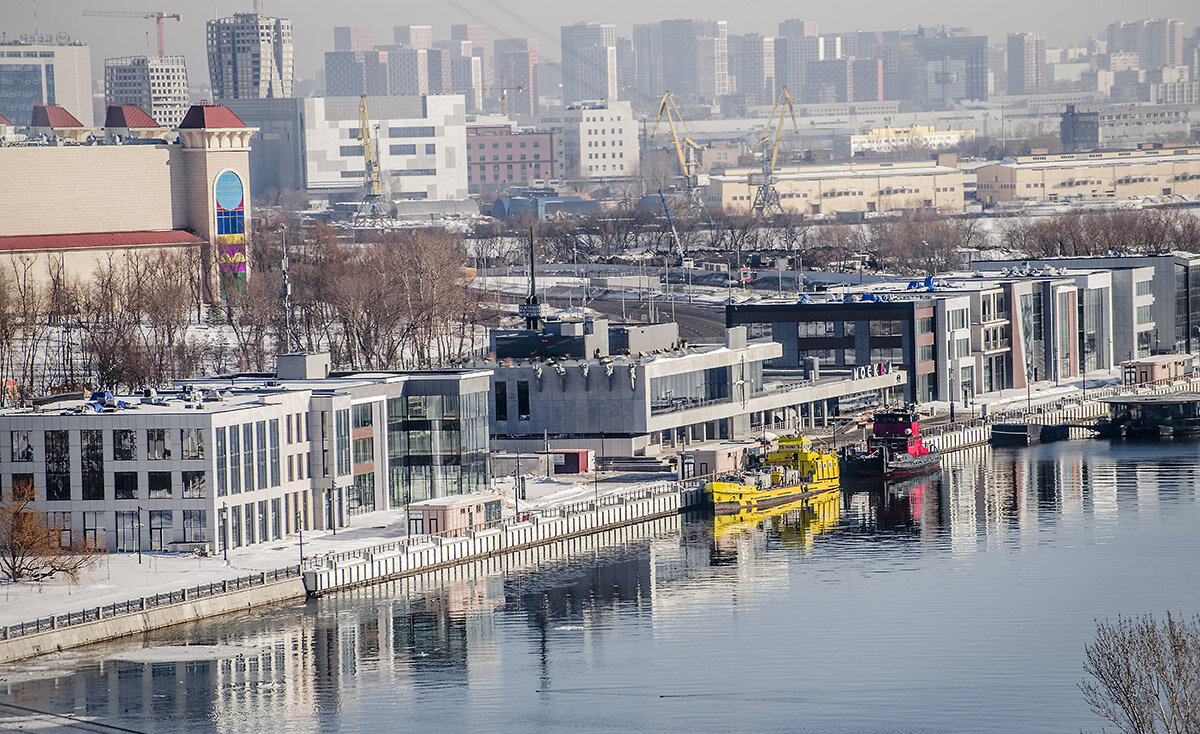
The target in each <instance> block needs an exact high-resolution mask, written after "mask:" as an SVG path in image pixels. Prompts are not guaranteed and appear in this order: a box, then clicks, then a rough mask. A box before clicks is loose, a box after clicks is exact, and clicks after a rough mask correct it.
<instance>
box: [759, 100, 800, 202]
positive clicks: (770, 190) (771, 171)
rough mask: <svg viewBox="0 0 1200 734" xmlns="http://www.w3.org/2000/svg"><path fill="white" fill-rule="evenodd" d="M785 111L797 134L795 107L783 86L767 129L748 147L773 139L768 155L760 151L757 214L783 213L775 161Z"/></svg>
mask: <svg viewBox="0 0 1200 734" xmlns="http://www.w3.org/2000/svg"><path fill="white" fill-rule="evenodd" d="M785 111H786V112H787V113H788V114H789V115H791V118H792V129H793V130H795V131H796V135H799V134H800V126H799V125H797V124H796V108H795V107H793V106H792V95H791V94H789V93H788V89H787V87H783V88H782V89H780V90H779V96H778V97H777V98H776V99H775V106H774V107H773V108H771V116H770V117H769V118H767V131H766V132H765V133H763V136H762V139H760V140H759V141H758V142H757V143H755V144H754V145H752V146H750V149H751V150H754V149H755V148H757V147H759V146H761V145H764V144H765V143H768V142H770V141H771V139H772V138H774V141H775V142H774V143H773V144H772V145H771V154H770V155H769V156H768V155H767V150H766V148H765V147H764V148H763V151H762V158H763V166H762V174H761V175H762V180H761V181H759V182H758V183H757V185H758V191H757V192H755V194H754V213H755V214H756V215H759V216H770V215H772V214H782V213H783V205H782V204H780V203H779V191H778V190H777V189H776V188H775V162H776V160H777V159H778V158H779V143H780V141H781V140H783V129H784V126H785V123H786V122H787V120H786V119H785V118H784V116H783V113H784V112H785ZM776 115H778V119H776ZM750 185H751V186H754V185H755V177H754V176H751V177H750Z"/></svg>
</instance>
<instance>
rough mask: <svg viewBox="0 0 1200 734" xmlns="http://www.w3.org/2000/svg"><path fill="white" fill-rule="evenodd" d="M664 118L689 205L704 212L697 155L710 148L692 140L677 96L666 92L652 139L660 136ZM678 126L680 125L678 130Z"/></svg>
mask: <svg viewBox="0 0 1200 734" xmlns="http://www.w3.org/2000/svg"><path fill="white" fill-rule="evenodd" d="M663 117H666V118H667V126H668V127H669V128H670V129H671V142H673V143H674V144H675V155H676V157H678V159H679V172H680V174H681V175H682V176H683V182H684V187H685V190H686V191H687V198H688V203H689V204H691V205H692V206H693V207H695V208H697V209H700V210H703V209H704V199H703V198H702V196H701V193H700V185H699V183H700V182H699V176H698V175H697V170H698V169H699V167H700V164H699V162H698V161H697V160H696V153H697V151H701V150H707V149H708V148H707V147H706V146H703V145H700V144H699V143H697V142H696V141H695V140H692V133H691V131H689V130H688V127H687V123H686V122H684V121H683V115H682V114H680V112H679V105H677V104H675V95H673V94H671V93H670V92H665V93H664V94H663V96H662V100H661V101H660V102H659V103H658V118H657V119H656V120H655V121H654V130H653V132H651V133H650V137H651V138H653V137H656V136H657V135H658V126H659V125H660V124H661V123H662V121H663ZM676 124H678V128H677V127H676ZM680 129H682V131H683V137H682V138H681V137H679V131H680Z"/></svg>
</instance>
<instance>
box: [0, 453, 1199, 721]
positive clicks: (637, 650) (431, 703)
mask: <svg viewBox="0 0 1200 734" xmlns="http://www.w3.org/2000/svg"><path fill="white" fill-rule="evenodd" d="M1198 459H1200V446H1198V445H1197V444H1193V443H1162V444H1120V443H1118V444H1108V443H1103V442H1099V441H1087V442H1084V441H1074V442H1069V443H1063V444H1055V445H1050V446H1040V447H1035V448H1032V449H1027V450H997V451H995V452H992V451H989V450H980V451H976V452H971V453H967V454H959V455H955V456H953V457H950V459H949V460H948V461H947V466H946V467H945V468H944V469H943V471H942V472H941V474H940V476H937V475H935V476H933V477H932V478H930V479H928V480H927V481H923V482H916V483H909V484H906V485H902V486H899V487H894V488H891V489H889V490H887V491H882V492H881V491H874V492H871V491H854V490H851V489H846V490H844V491H842V492H841V493H840V494H837V493H835V494H834V495H833V496H831V497H830V498H828V499H826V500H824V501H821V502H817V503H815V504H813V505H811V506H809V507H807V508H803V509H793V510H791V511H789V512H785V513H783V514H781V515H778V516H775V517H771V518H767V519H765V520H761V521H760V522H755V520H753V519H752V520H750V521H749V522H747V523H743V524H741V525H736V524H727V523H719V522H718V523H715V522H714V520H713V519H712V518H703V517H698V518H672V519H669V520H665V521H661V522H659V523H656V524H654V525H653V526H649V527H647V526H642V527H639V528H635V529H630V530H627V531H623V532H620V533H615V534H611V535H610V536H608V537H606V538H604V539H603V541H602V542H600V543H597V542H594V541H593V540H582V541H579V542H576V543H573V544H572V547H571V548H562V547H557V548H554V549H548V550H542V551H537V552H534V553H529V554H526V555H523V556H521V557H519V558H515V559H513V558H510V559H508V560H506V561H504V562H503V563H498V564H496V565H493V566H491V567H490V569H481V568H477V569H475V571H476V572H478V573H479V574H480V575H479V576H478V577H477V578H473V579H471V578H455V577H452V576H448V575H441V576H437V577H425V578H420V579H414V580H410V581H407V582H405V583H403V584H393V585H387V586H380V587H374V588H371V589H365V590H360V591H357V592H354V593H347V594H341V595H336V596H332V597H328V598H325V599H322V600H319V601H315V602H308V603H294V604H289V605H283V606H278V607H273V608H270V609H266V610H257V611H254V612H249V613H245V614H240V615H231V616H226V617H222V618H220V619H217V620H210V621H206V622H199V623H195V624H192V625H188V626H186V627H180V628H175V629H171V630H165V631H163V632H160V633H156V634H153V635H150V636H149V637H147V638H146V639H144V640H143V639H138V640H130V641H122V642H119V643H112V644H105V645H97V646H92V647H89V648H84V649H83V650H80V651H77V652H73V653H69V654H64V655H61V656H57V657H56V658H43V659H39V660H37V661H32V662H29V663H25V664H21V665H14V666H7V667H4V668H0V676H2V677H4V679H5V681H6V683H5V684H4V685H3V686H2V687H0V701H4V702H10V703H17V704H20V705H23V706H28V707H33V708H38V709H43V710H49V711H54V712H58V713H63V714H70V715H75V716H80V717H94V718H95V719H98V720H101V721H104V722H106V723H111V724H117V725H120V726H124V727H128V728H132V729H135V730H141V731H163V732H167V731H171V732H174V731H179V732H237V731H245V732H255V733H256V734H258V733H263V732H303V731H344V732H370V731H408V730H418V729H435V730H465V729H476V730H484V731H490V730H502V731H515V730H526V729H540V730H551V731H567V730H571V731H576V730H600V731H632V730H651V729H652V730H666V731H689V730H717V729H719V730H733V731H737V730H746V729H751V728H753V729H758V730H767V731H783V730H786V731H802V732H859V731H875V732H977V731H996V732H1066V731H1072V732H1074V731H1079V730H1081V729H1085V730H1086V729H1094V730H1099V728H1100V725H1101V722H1100V721H1099V720H1098V719H1095V718H1093V716H1092V715H1091V713H1090V712H1089V711H1088V709H1087V707H1086V705H1085V704H1084V703H1083V700H1082V697H1081V695H1080V694H1079V691H1078V689H1077V688H1076V684H1077V683H1078V681H1079V680H1080V679H1081V676H1082V667H1081V666H1082V651H1083V645H1084V643H1085V642H1087V641H1089V640H1090V639H1091V636H1092V634H1093V631H1094V620H1095V619H1096V618H1103V617H1111V616H1114V615H1116V614H1117V613H1125V614H1137V613H1141V612H1147V611H1153V612H1162V611H1165V610H1167V609H1171V610H1177V611H1183V612H1188V613H1191V612H1195V611H1197V610H1200V563H1198V562H1197V559H1198V558H1200V530H1198V526H1200V522H1198V521H1200V511H1198V509H1197V503H1196V485H1197V483H1198V482H1197V474H1198V471H1197V460H1198ZM484 571H487V572H486V573H485V572H484ZM201 643H204V644H215V643H219V644H227V645H242V646H248V647H253V648H256V649H255V650H252V651H250V652H249V653H247V654H245V655H243V656H240V657H236V658H233V659H226V660H222V661H183V660H180V661H178V662H169V661H168V662H121V661H116V660H113V659H110V658H111V656H113V655H117V654H121V653H128V652H129V651H131V650H133V649H136V648H141V647H143V646H156V645H170V644H201ZM6 723H7V722H6V720H4V719H2V718H0V726H3V725H5V724H6Z"/></svg>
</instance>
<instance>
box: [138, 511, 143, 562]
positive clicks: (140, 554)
mask: <svg viewBox="0 0 1200 734" xmlns="http://www.w3.org/2000/svg"><path fill="white" fill-rule="evenodd" d="M137 557H138V565H141V563H142V506H141V505H138V506H137Z"/></svg>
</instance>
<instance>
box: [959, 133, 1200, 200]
mask: <svg viewBox="0 0 1200 734" xmlns="http://www.w3.org/2000/svg"><path fill="white" fill-rule="evenodd" d="M977 177H978V181H979V183H978V195H979V200H980V201H982V202H983V203H984V204H985V205H987V206H992V205H995V204H1012V203H1032V202H1042V201H1068V200H1075V199H1126V198H1138V197H1147V196H1172V195H1183V196H1196V195H1200V148H1187V147H1178V148H1149V149H1142V150H1109V151H1094V152H1083V153H1062V154H1058V155H1026V156H1017V157H1015V158H1006V159H1004V160H1003V161H1000V162H999V163H993V164H990V165H986V166H981V167H980V168H979V169H978V170H977Z"/></svg>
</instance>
